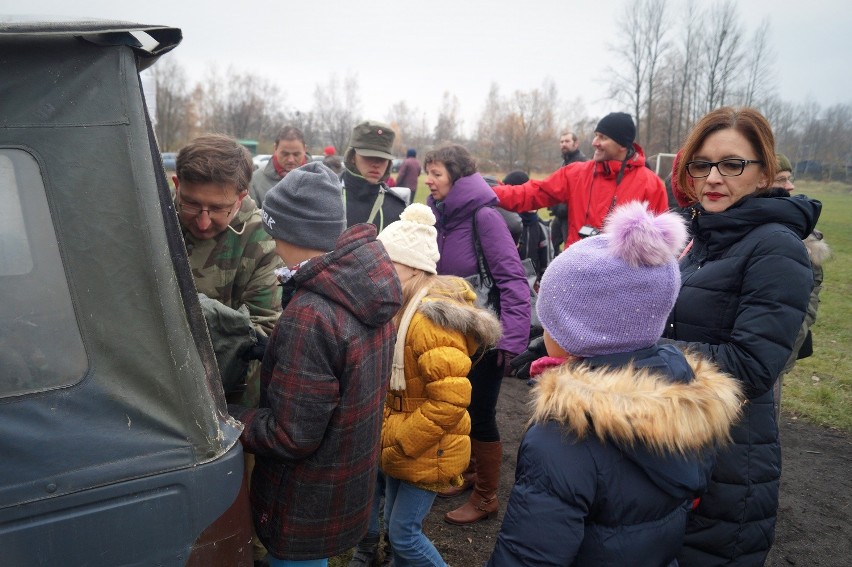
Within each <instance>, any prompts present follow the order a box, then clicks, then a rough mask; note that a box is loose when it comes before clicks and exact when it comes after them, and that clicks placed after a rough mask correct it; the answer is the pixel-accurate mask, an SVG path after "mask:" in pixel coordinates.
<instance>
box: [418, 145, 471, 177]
mask: <svg viewBox="0 0 852 567" xmlns="http://www.w3.org/2000/svg"><path fill="white" fill-rule="evenodd" d="M435 162H437V163H442V164H444V167H446V168H447V173H449V174H450V179H451V180H452V182H453V183H455V182H456V181H458V180H459V179H460V178H462V177H467V176H468V175H473V174H474V173H476V160H474V159H473V156H472V155H470V152H469V151H467V148H465V147H464V146H460V145H458V144H449V145H446V146H441V147H440V148H438V149H435V150H432V151H430V152H428V153H427V154H426V158H425V159H424V160H423V169H426V168H427V167H429V164H430V163H435Z"/></svg>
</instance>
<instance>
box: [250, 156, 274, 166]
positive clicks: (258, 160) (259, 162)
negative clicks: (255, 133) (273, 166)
mask: <svg viewBox="0 0 852 567" xmlns="http://www.w3.org/2000/svg"><path fill="white" fill-rule="evenodd" d="M270 159H272V155H271V154H257V155H256V156H254V157H253V158H252V160H251V161H252V163H254V168H255V169H260V168H261V167H266V162H268V161H269V160H270Z"/></svg>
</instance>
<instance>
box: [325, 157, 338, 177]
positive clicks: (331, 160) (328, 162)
mask: <svg viewBox="0 0 852 567" xmlns="http://www.w3.org/2000/svg"><path fill="white" fill-rule="evenodd" d="M322 163H323V165H324V166H326V167H327V168H329V169H330V170H332V171H333V172H334V174H335V175H337V176H338V177H340V175H341V174H342V173H343V160H342V159H340V156H339V155H336V154H332V155H330V156H325V157H324V158H322Z"/></svg>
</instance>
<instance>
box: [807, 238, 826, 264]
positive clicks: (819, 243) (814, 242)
mask: <svg viewBox="0 0 852 567" xmlns="http://www.w3.org/2000/svg"><path fill="white" fill-rule="evenodd" d="M804 243H805V248H807V249H808V256H810V258H811V264H813V265H814V266H816V267H818V268H821V267H822V264H823V262H825V261H826V260H828V259H829V258H831V248H829V247H828V244H826V242H825V240H823V239H822V234H820V235H819V237H817V235H816V234H815V233H813V232H812V233H810V234H809V235H808V237H807V238H805V240H804Z"/></svg>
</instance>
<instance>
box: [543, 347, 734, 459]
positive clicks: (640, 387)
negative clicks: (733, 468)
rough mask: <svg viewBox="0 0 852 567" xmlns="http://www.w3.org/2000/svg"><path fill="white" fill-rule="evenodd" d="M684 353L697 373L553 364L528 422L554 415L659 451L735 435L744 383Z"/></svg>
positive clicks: (682, 450) (585, 430)
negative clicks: (673, 378) (679, 376)
mask: <svg viewBox="0 0 852 567" xmlns="http://www.w3.org/2000/svg"><path fill="white" fill-rule="evenodd" d="M686 358H687V361H688V362H689V365H690V366H691V367H692V370H693V372H694V373H695V379H694V380H693V381H692V382H689V383H682V382H670V381H669V380H668V379H666V378H663V377H660V376H655V375H654V374H651V373H649V372H648V371H647V370H635V369H634V368H632V367H630V366H626V367H622V368H616V369H613V368H597V369H594V370H592V369H590V368H589V366H588V365H584V364H582V363H579V364H577V363H570V362H569V363H566V364H563V365H562V366H558V367H555V368H553V369H551V370H548V371H546V372H545V373H543V374H542V375H541V376H540V377H539V381H538V386H536V388H535V390H534V391H533V400H532V402H531V405H532V409H533V413H532V418H531V419H530V423H531V424H532V423H536V422H544V421H549V420H554V421H557V422H559V423H561V424H562V425H563V426H565V427H566V428H568V429H569V430H570V431H571V432H572V433H574V435H576V436H577V437H578V438H580V439H582V438H584V437H585V436H586V435H587V434H589V433H593V434H595V435H597V436H598V438H599V439H600V440H601V441H604V442H605V441H607V440H610V441H613V442H615V443H616V444H617V445H620V446H629V447H632V446H633V445H635V444H643V445H645V446H647V447H648V448H649V449H650V450H652V451H653V452H655V453H663V452H672V453H679V454H682V455H687V454H694V453H695V452H696V451H699V450H701V449H704V448H707V447H708V446H712V445H715V444H720V443H724V442H727V441H729V440H730V432H729V430H730V426H731V424H732V423H733V422H735V421H736V420H737V419H738V417H739V415H740V408H741V404H742V400H743V393H742V388H741V385H740V383H739V382H738V381H736V380H735V379H734V378H731V377H730V376H728V375H727V374H724V373H722V372H720V371H719V370H718V368H716V366H715V365H713V364H712V363H710V362H708V361H706V360H704V359H702V358H700V357H697V356H694V355H686Z"/></svg>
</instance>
